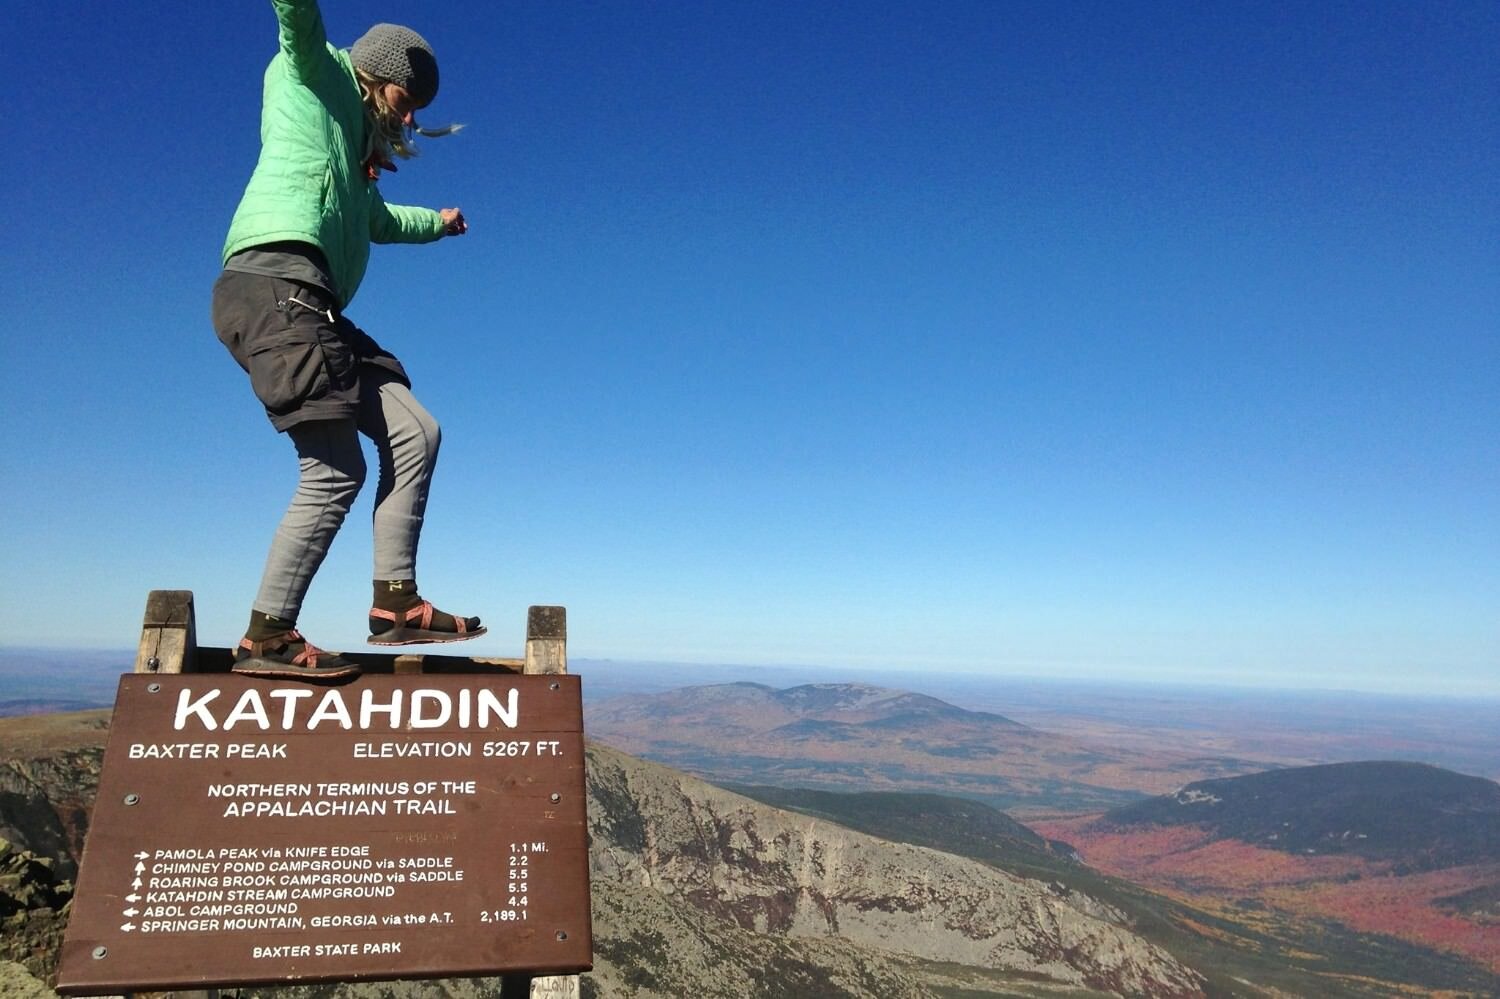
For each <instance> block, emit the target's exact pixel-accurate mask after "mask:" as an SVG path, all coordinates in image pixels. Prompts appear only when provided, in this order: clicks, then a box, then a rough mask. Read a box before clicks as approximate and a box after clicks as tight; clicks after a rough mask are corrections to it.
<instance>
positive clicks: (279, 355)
mask: <svg viewBox="0 0 1500 999" xmlns="http://www.w3.org/2000/svg"><path fill="white" fill-rule="evenodd" d="M213 323H214V330H215V332H217V333H218V334H219V342H221V343H222V344H224V346H225V347H227V348H229V353H230V354H232V355H234V359H235V361H236V362H237V363H238V364H239V366H240V367H241V368H243V369H244V370H245V372H246V373H247V374H248V375H249V376H250V387H251V388H252V389H253V390H254V391H255V397H256V398H257V399H259V400H260V402H261V405H263V406H265V407H266V416H267V417H269V418H270V420H271V425H272V426H273V427H275V428H276V429H277V430H286V429H287V428H288V427H291V426H295V425H296V424H298V423H303V422H306V421H309V420H342V419H353V418H354V416H355V414H356V413H357V412H358V409H359V381H360V379H359V368H360V366H361V365H366V364H368V365H373V366H375V367H377V368H381V369H383V370H386V371H389V372H391V373H393V374H394V375H395V376H396V377H397V378H398V379H399V380H400V382H401V383H402V384H403V385H405V386H406V387H407V388H410V387H411V380H410V379H409V378H407V376H406V369H405V368H403V367H402V366H401V362H400V361H398V360H396V357H395V355H393V354H391V353H390V352H389V351H387V350H385V349H384V348H383V347H381V346H380V344H378V343H376V342H375V341H374V339H372V338H371V337H370V335H369V334H368V333H366V332H365V331H364V330H362V329H360V328H359V327H358V326H356V325H354V324H353V323H351V322H350V321H349V320H348V319H345V318H344V317H343V316H342V315H340V314H339V312H338V305H337V303H336V302H335V301H334V300H333V297H332V296H331V295H330V294H329V293H328V292H327V291H325V290H323V289H322V288H317V287H314V286H311V285H305V284H300V283H298V282H296V281H288V280H286V279H285V278H277V277H267V276H265V275H263V274H250V273H246V272H244V271H230V270H226V271H224V272H223V273H222V274H220V275H219V279H218V281H216V282H214V297H213Z"/></svg>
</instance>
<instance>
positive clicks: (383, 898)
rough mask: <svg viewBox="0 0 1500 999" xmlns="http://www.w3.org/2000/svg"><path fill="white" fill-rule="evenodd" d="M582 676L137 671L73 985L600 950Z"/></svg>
mask: <svg viewBox="0 0 1500 999" xmlns="http://www.w3.org/2000/svg"><path fill="white" fill-rule="evenodd" d="M583 751H584V747H583V711H582V700H581V693H580V687H579V678H578V677H575V676H565V675H541V676H522V675H511V674H505V675H494V676H489V675H474V674H470V675H435V676H434V675H404V676H369V675H367V676H363V677H360V678H359V679H358V680H356V681H354V682H352V683H347V684H343V685H340V686H319V685H313V684H307V683H298V682H295V681H274V680H265V679H256V678H252V677H243V676H235V675H225V674H217V675H214V674H180V675H176V676H166V675H158V676H151V675H127V676H124V677H122V678H121V680H120V691H119V697H118V699H117V701H116V703H115V711H114V718H113V721H112V722H111V726H110V736H109V742H108V745H107V747H106V750H105V755H104V765H103V771H102V773H101V775H100V781H99V795H98V798H97V800H96V802H95V805H94V812H93V819H92V822H91V826H90V829H89V834H88V842H87V845H86V847H85V849H84V854H83V861H82V864H81V868H80V870H79V875H78V884H77V893H76V895H75V897H74V900H73V910H72V916H71V918H70V920H69V924H68V929H67V935H66V938H65V940H64V943H63V952H62V960H61V966H60V969H59V972H58V991H60V992H63V993H65V994H69V995H97V994H106V993H108V994H116V993H121V992H137V991H154V990H166V989H181V988H206V987H210V986H220V985H251V984H291V983H298V982H317V981H358V980H381V979H400V978H435V977H465V976H482V975H495V974H502V973H513V972H532V973H538V974H564V973H570V972H578V971H586V970H588V969H589V967H590V965H591V963H592V960H593V958H592V946H593V941H592V928H591V925H590V921H589V884H588V841H587V829H586V818H585V813H584V804H585V787H584V755H583Z"/></svg>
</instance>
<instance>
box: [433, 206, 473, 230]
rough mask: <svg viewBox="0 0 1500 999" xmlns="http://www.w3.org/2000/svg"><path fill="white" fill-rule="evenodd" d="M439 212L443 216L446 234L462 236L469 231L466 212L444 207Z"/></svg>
mask: <svg viewBox="0 0 1500 999" xmlns="http://www.w3.org/2000/svg"><path fill="white" fill-rule="evenodd" d="M438 214H439V215H441V216H442V217H443V234H444V235H445V236H462V235H463V234H464V233H466V232H468V231H469V223H468V222H467V221H466V220H465V219H464V213H463V212H461V211H459V210H458V209H457V208H444V209H443V210H442V211H440V212H438Z"/></svg>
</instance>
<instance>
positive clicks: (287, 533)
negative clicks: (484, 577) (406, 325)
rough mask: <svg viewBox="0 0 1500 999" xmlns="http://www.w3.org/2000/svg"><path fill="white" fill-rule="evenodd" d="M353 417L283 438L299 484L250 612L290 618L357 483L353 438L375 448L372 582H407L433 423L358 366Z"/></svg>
mask: <svg viewBox="0 0 1500 999" xmlns="http://www.w3.org/2000/svg"><path fill="white" fill-rule="evenodd" d="M359 374H360V386H359V390H360V391H359V415H358V417H357V418H355V419H345V420H315V421H311V422H306V423H299V424H296V425H295V426H292V427H291V428H289V429H288V430H287V435H288V436H289V437H291V439H292V443H293V445H295V446H296V448H297V459H298V462H299V464H300V465H301V468H302V477H301V479H300V480H299V481H298V483H297V491H296V493H295V494H294V495H293V496H292V503H291V505H290V506H289V507H287V511H286V514H285V515H284V516H283V517H282V518H281V523H280V525H278V526H277V528H276V537H275V539H274V540H273V541H272V543H271V553H270V554H269V555H268V556H267V557H266V569H265V573H264V574H263V575H262V576H261V581H260V592H259V593H258V594H257V595H256V598H255V605H254V606H255V610H257V611H259V612H260V613H262V614H271V615H273V616H275V617H279V618H283V619H285V620H288V621H295V620H297V615H298V614H299V613H300V612H301V610H302V600H303V597H305V596H306V595H307V588H308V586H309V584H311V583H312V578H313V575H314V574H315V573H316V572H317V571H318V567H319V566H321V565H322V564H323V559H324V557H326V556H327V555H328V549H329V546H330V545H332V544H333V537H334V535H335V534H337V533H338V530H339V527H340V526H341V525H342V524H343V523H344V517H345V516H346V515H347V514H348V513H349V509H350V508H351V507H352V506H353V505H354V497H355V496H356V495H358V493H359V489H360V486H362V485H363V484H364V481H365V458H364V453H363V451H362V450H361V448H360V442H359V435H360V434H363V435H365V436H366V437H368V438H370V440H371V441H373V442H374V444H375V450H376V452H377V453H378V454H379V456H380V478H379V481H378V484H377V486H376V491H375V518H374V519H375V575H374V578H375V579H415V578H416V562H417V541H418V539H419V537H420V536H421V533H422V516H423V514H424V513H425V511H426V509H427V489H428V486H429V485H430V483H431V482H432V471H433V468H434V467H435V466H436V464H437V455H438V445H439V443H440V442H441V432H440V431H439V429H438V425H437V421H436V420H434V419H433V418H432V415H431V414H430V413H428V412H427V410H425V409H423V408H422V404H421V403H419V402H417V400H416V398H415V397H414V396H413V395H412V394H411V390H410V389H408V388H407V387H406V386H405V385H403V384H402V383H401V382H400V381H399V380H398V379H397V378H396V376H395V375H393V374H390V373H388V372H386V371H383V370H382V369H380V368H376V367H373V366H371V365H367V364H366V365H361V366H360V372H359Z"/></svg>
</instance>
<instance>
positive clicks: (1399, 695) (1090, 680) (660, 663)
mask: <svg viewBox="0 0 1500 999" xmlns="http://www.w3.org/2000/svg"><path fill="white" fill-rule="evenodd" d="M28 654H32V655H34V654H41V655H46V656H48V657H58V658H62V657H66V656H69V655H84V656H89V657H90V658H93V659H95V660H99V659H102V658H103V657H106V656H108V657H116V656H118V657H119V658H120V659H122V660H123V661H124V663H125V664H126V665H125V668H123V669H122V672H129V671H130V669H129V664H130V663H132V662H133V660H134V658H135V654H136V653H135V650H134V649H132V648H129V647H126V646H90V645H81V646H60V645H59V646H53V645H0V666H3V657H5V656H7V655H28ZM569 659H570V661H572V662H574V663H579V664H584V663H594V664H618V665H621V666H649V667H653V668H658V669H663V670H670V669H673V668H681V669H684V670H692V669H714V670H745V671H747V672H753V671H756V670H768V671H781V672H791V673H798V672H800V673H804V674H806V673H816V672H828V673H840V674H855V673H861V672H865V673H869V672H873V673H877V674H887V673H893V674H898V675H899V674H902V673H907V674H911V673H921V674H922V675H924V676H941V677H946V678H949V679H960V680H1011V681H1020V682H1028V683H1037V684H1045V685H1049V686H1079V685H1088V686H1090V687H1093V688H1095V689H1098V688H1099V686H1100V684H1104V685H1105V686H1106V687H1112V688H1119V689H1125V690H1133V689H1140V688H1150V689H1153V690H1183V691H1214V692H1220V693H1225V694H1229V693H1251V694H1260V695H1268V694H1284V695H1285V694H1290V695H1299V696H1306V697H1312V696H1320V695H1321V696H1327V697H1346V696H1351V695H1352V696H1357V697H1365V698H1381V699H1387V700H1403V701H1443V702H1451V701H1465V700H1476V699H1477V700H1483V701H1497V702H1500V688H1496V689H1493V690H1489V689H1480V690H1474V691H1465V692H1463V693H1452V692H1434V691H1420V692H1419V691H1407V690H1392V689H1389V688H1379V689H1377V688H1369V687H1339V686H1280V685H1274V684H1272V683H1260V684H1257V683H1252V682H1248V681H1243V680H1241V681H1239V682H1234V681H1231V680H1221V681H1217V682H1215V681H1210V680H1182V679H1169V678H1159V677H1156V678H1154V677H1139V676H1135V677H1119V676H1113V675H1108V674H1106V673H1104V672H1100V673H1094V674H1073V675H1066V676H1057V675H1047V674H1041V673H1034V672H1022V671H1011V670H1005V669H990V670H964V669H953V668H948V669H935V668H931V667H922V666H916V665H913V666H848V665H820V664H811V663H746V662H722V661H714V662H706V661H692V660H678V659H649V658H638V657H633V656H597V655H587V656H570V657H569ZM91 665H94V666H104V665H107V664H106V663H103V662H98V661H96V662H94V663H93V664H91ZM684 679H685V682H684V683H683V684H681V685H682V686H700V685H702V684H695V683H692V682H691V679H690V678H684ZM719 682H734V681H719ZM815 682H819V681H815V680H814V681H807V680H804V681H801V682H800V683H798V684H794V685H802V684H805V683H815ZM866 682H867V683H868V685H870V686H884V685H883V684H880V683H876V682H869V681H866Z"/></svg>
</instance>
